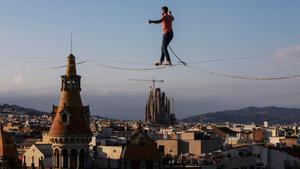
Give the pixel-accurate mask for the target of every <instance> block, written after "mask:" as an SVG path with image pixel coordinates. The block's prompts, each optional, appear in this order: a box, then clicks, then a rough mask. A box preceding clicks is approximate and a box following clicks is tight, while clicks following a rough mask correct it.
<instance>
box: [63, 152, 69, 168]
mask: <svg viewBox="0 0 300 169" xmlns="http://www.w3.org/2000/svg"><path fill="white" fill-rule="evenodd" d="M62 156H63V168H68V167H69V166H68V163H69V157H68V151H67V150H66V149H63V151H62Z"/></svg>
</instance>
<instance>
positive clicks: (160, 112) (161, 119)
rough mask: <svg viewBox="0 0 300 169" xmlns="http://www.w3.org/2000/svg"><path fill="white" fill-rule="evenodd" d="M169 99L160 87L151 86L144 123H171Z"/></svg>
mask: <svg viewBox="0 0 300 169" xmlns="http://www.w3.org/2000/svg"><path fill="white" fill-rule="evenodd" d="M170 117H171V114H170V99H169V98H168V97H166V94H165V92H161V90H160V88H154V89H153V88H151V89H150V92H149V94H148V99H147V102H146V107H145V123H151V124H164V125H168V124H171V120H170Z"/></svg>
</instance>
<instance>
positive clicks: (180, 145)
mask: <svg viewBox="0 0 300 169" xmlns="http://www.w3.org/2000/svg"><path fill="white" fill-rule="evenodd" d="M156 143H157V147H158V149H159V150H160V152H162V153H163V154H164V155H167V154H170V155H172V156H178V155H180V154H185V153H190V154H194V155H196V156H200V155H201V154H204V153H209V152H212V151H214V150H217V149H219V148H220V147H221V145H222V142H221V141H220V140H217V139H211V138H205V137H204V136H203V134H202V133H199V132H184V133H181V137H180V139H164V140H157V141H156Z"/></svg>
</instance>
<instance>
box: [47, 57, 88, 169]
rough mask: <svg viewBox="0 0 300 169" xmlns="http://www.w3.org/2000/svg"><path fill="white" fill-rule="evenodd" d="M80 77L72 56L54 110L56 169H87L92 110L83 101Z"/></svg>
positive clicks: (53, 126)
mask: <svg viewBox="0 0 300 169" xmlns="http://www.w3.org/2000/svg"><path fill="white" fill-rule="evenodd" d="M80 91H81V88H80V76H79V75H77V73H76V62H75V57H74V56H73V54H70V55H69V56H68V63H67V66H66V75H63V76H61V94H60V101H59V104H58V106H53V111H52V113H53V114H54V117H53V122H52V125H51V128H50V131H49V136H50V141H51V143H52V149H53V158H52V159H53V162H52V163H53V168H59V169H61V168H72V169H73V168H74V169H79V168H80V169H84V168H87V161H88V150H89V142H90V141H91V134H92V133H91V129H90V126H89V123H90V122H89V116H90V111H89V106H83V105H82V102H81V97H80Z"/></svg>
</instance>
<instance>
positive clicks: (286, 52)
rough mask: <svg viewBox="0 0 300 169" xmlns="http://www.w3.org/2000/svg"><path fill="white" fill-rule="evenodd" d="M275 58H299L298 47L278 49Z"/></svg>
mask: <svg viewBox="0 0 300 169" xmlns="http://www.w3.org/2000/svg"><path fill="white" fill-rule="evenodd" d="M275 57H276V58H280V59H285V58H297V57H300V45H293V46H290V47H287V48H282V49H279V50H277V51H276V53H275Z"/></svg>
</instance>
